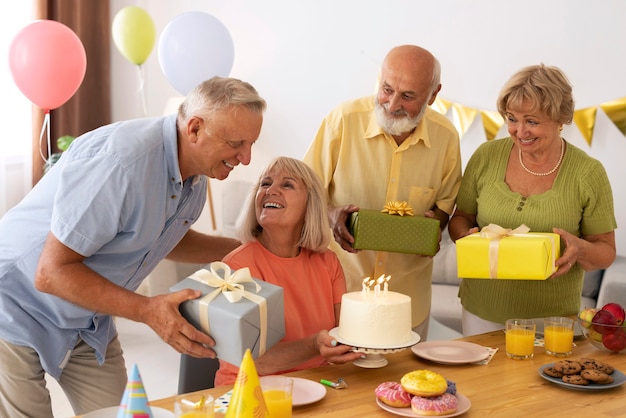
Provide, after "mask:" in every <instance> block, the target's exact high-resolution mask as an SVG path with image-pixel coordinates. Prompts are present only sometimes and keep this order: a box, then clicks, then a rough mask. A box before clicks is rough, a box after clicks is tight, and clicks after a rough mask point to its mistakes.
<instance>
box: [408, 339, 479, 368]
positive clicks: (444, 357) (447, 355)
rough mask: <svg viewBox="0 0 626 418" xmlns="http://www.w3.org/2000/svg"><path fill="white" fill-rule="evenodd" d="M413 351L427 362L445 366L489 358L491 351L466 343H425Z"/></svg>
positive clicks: (414, 347)
mask: <svg viewBox="0 0 626 418" xmlns="http://www.w3.org/2000/svg"><path fill="white" fill-rule="evenodd" d="M411 351H413V353H415V354H416V355H417V356H419V357H422V358H425V359H426V360H431V361H435V362H437V363H444V364H466V363H475V362H477V361H482V360H484V359H486V358H487V357H489V349H488V348H487V347H483V346H482V345H478V344H474V343H468V342H465V341H425V342H423V343H419V344H417V345H414V346H413V347H411Z"/></svg>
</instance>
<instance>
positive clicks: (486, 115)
mask: <svg viewBox="0 0 626 418" xmlns="http://www.w3.org/2000/svg"><path fill="white" fill-rule="evenodd" d="M480 116H481V118H482V121H483V126H484V128H485V135H486V136H487V140H488V141H490V140H492V139H494V138H495V137H496V135H497V134H498V132H499V131H500V128H502V125H504V119H503V118H502V115H501V114H500V113H499V112H494V111H491V110H481V111H480Z"/></svg>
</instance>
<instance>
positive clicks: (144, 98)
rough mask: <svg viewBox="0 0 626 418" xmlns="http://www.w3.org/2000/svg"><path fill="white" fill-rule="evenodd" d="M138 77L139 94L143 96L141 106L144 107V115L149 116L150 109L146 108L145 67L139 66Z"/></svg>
mask: <svg viewBox="0 0 626 418" xmlns="http://www.w3.org/2000/svg"><path fill="white" fill-rule="evenodd" d="M137 75H138V76H139V94H140V95H141V105H142V107H143V115H144V116H148V108H147V106H146V95H145V92H144V89H143V86H144V76H143V67H142V66H141V65H138V66H137Z"/></svg>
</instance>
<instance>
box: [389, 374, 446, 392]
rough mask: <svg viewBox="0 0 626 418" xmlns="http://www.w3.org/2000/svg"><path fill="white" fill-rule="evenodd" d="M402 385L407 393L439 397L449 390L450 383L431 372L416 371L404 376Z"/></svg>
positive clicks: (401, 381) (401, 380)
mask: <svg viewBox="0 0 626 418" xmlns="http://www.w3.org/2000/svg"><path fill="white" fill-rule="evenodd" d="M400 384H401V385H402V387H403V388H404V390H406V391H407V392H409V393H411V394H413V395H417V396H424V397H430V396H439V395H442V394H443V393H444V392H445V391H446V389H447V388H448V381H447V380H446V378H445V377H443V376H442V375H440V374H439V373H435V372H433V371H431V370H414V371H412V372H409V373H407V374H405V375H404V376H402V379H400Z"/></svg>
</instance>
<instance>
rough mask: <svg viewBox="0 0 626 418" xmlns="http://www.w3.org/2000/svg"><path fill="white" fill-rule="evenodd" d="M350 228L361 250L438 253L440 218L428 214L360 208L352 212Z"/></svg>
mask: <svg viewBox="0 0 626 418" xmlns="http://www.w3.org/2000/svg"><path fill="white" fill-rule="evenodd" d="M348 229H349V230H350V233H351V234H352V236H353V237H354V245H353V247H354V248H355V249H357V250H376V251H389V252H393V253H405V254H420V255H426V256H434V255H435V254H436V253H437V247H438V246H439V220H438V219H433V218H426V217H424V216H407V215H405V216H400V215H390V214H388V213H384V212H381V211H379V210H374V209H360V210H359V211H358V212H354V213H352V214H351V215H350V218H349V221H348Z"/></svg>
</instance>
